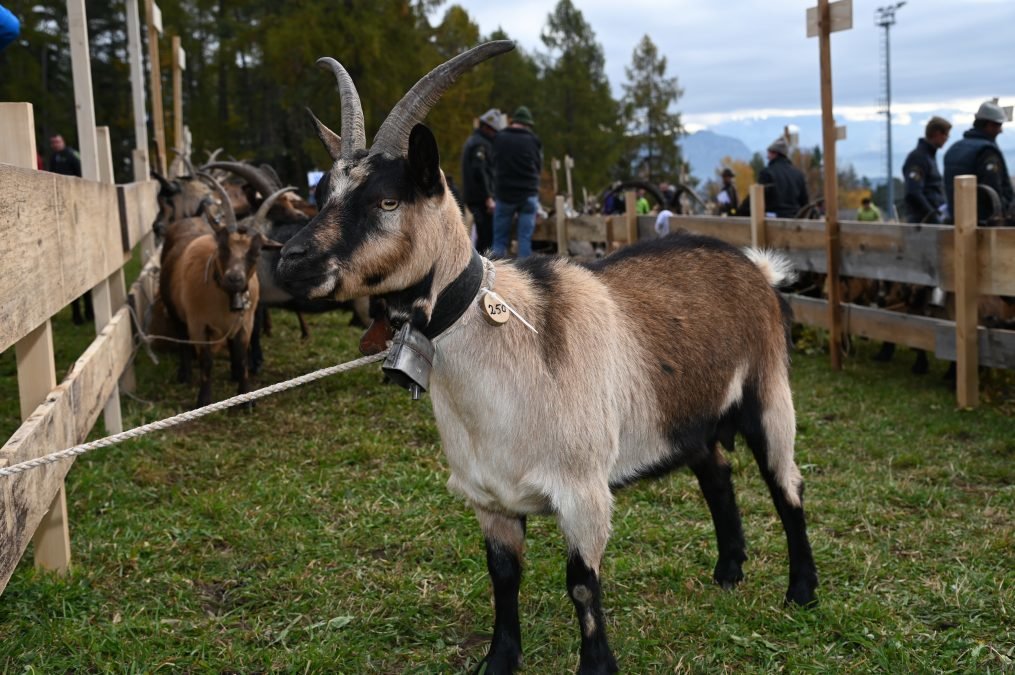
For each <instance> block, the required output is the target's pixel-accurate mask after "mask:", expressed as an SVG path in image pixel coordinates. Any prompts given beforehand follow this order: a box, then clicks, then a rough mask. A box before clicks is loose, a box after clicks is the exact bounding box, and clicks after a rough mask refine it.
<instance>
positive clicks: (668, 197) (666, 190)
mask: <svg viewBox="0 0 1015 675" xmlns="http://www.w3.org/2000/svg"><path fill="white" fill-rule="evenodd" d="M659 192H660V193H661V194H662V196H663V203H662V204H661V205H660V206H661V207H662V208H663V210H666V211H670V210H672V209H673V208H674V207H675V206H677V188H676V187H674V186H673V184H672V183H669V182H667V181H663V182H661V183H659Z"/></svg>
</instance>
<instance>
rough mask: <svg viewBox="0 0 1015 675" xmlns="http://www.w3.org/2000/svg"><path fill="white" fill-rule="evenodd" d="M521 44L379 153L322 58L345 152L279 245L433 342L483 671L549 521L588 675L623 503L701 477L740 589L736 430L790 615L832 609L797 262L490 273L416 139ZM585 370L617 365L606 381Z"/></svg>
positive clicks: (425, 83)
mask: <svg viewBox="0 0 1015 675" xmlns="http://www.w3.org/2000/svg"><path fill="white" fill-rule="evenodd" d="M512 47H513V43H512V42H510V41H498V42H490V43H486V44H484V45H480V46H479V47H476V48H474V49H472V50H470V51H468V52H465V53H463V54H460V55H458V56H456V57H455V58H453V59H451V60H450V61H448V62H447V63H445V64H443V65H441V66H438V67H437V68H436V69H434V70H433V71H432V72H431V73H430V74H428V75H427V76H425V77H424V78H422V79H421V80H420V81H419V82H417V83H416V85H414V86H413V88H412V89H411V90H410V91H409V92H408V93H407V94H406V95H405V96H404V97H403V98H402V100H401V101H400V102H399V103H398V104H397V105H396V106H395V107H394V108H393V109H392V111H391V113H390V114H389V116H388V117H387V119H386V120H385V121H384V123H383V124H382V125H381V127H380V129H379V130H378V132H377V135H376V136H375V138H374V141H373V144H372V146H371V147H370V148H369V149H368V148H367V147H366V138H365V132H364V124H363V113H362V109H361V107H360V102H359V95H358V93H357V92H356V89H355V86H354V84H353V82H352V79H351V78H350V77H349V75H348V73H347V72H346V70H345V69H344V68H343V67H342V66H341V65H340V64H339V63H338V62H337V61H335V60H334V59H331V58H324V59H321V60H320V61H318V63H319V64H321V65H324V66H325V67H327V68H330V69H331V70H332V72H333V73H334V75H335V77H336V79H337V81H338V85H339V91H340V94H341V103H342V127H341V132H342V135H341V136H339V135H338V134H336V133H335V132H333V131H332V130H330V129H328V127H326V126H325V125H324V124H323V123H322V122H321V121H320V120H318V119H317V118H316V117H313V120H314V123H315V126H316V129H317V134H318V136H319V138H320V140H321V141H322V143H323V144H324V146H325V148H326V149H327V150H328V152H329V154H330V155H331V157H332V159H333V160H334V165H333V167H332V169H331V171H330V175H329V177H328V178H327V180H328V181H329V185H328V193H329V194H328V198H327V200H326V202H325V203H323V204H322V205H321V207H320V208H321V210H320V213H319V214H318V215H317V216H316V217H315V218H314V219H313V220H312V221H311V222H310V224H309V225H307V226H306V227H305V228H303V229H302V230H301V231H300V232H299V233H298V234H296V236H294V237H293V238H292V239H290V240H289V241H288V243H286V245H285V246H284V248H283V249H282V253H281V261H280V263H279V266H278V276H279V279H280V280H281V281H282V283H283V284H284V285H285V286H286V287H287V288H289V289H290V290H291V292H292V293H293V294H295V295H298V296H302V297H311V298H321V297H333V298H336V299H346V298H354V297H359V296H363V295H371V296H379V297H381V298H383V299H384V300H385V302H386V303H387V316H388V319H389V320H390V321H391V322H392V325H393V326H394V327H396V328H398V329H399V330H400V331H401V332H400V335H407V334H408V335H410V338H409V339H412V338H411V336H412V335H416V336H418V335H419V334H420V333H421V334H422V335H423V336H426V338H428V339H430V340H432V341H433V348H434V352H433V360H432V372H431V373H430V376H429V391H430V393H431V396H432V398H433V410H434V417H435V418H436V421H437V427H438V430H439V432H440V437H441V441H442V445H443V448H444V453H445V455H446V457H447V460H448V464H449V467H450V469H451V477H450V479H449V481H448V487H449V488H450V489H451V490H452V491H453V492H456V493H458V494H460V495H462V496H464V498H465V499H466V501H467V502H468V503H469V504H470V505H471V506H472V508H473V509H474V510H475V512H476V515H477V517H478V519H479V523H480V526H481V528H482V530H483V533H484V535H485V538H486V555H487V566H488V569H489V572H490V577H491V580H492V584H493V593H494V608H495V615H496V617H495V622H494V635H493V640H492V644H491V646H490V648H489V652H488V653H487V655H486V657H485V659H484V661H483V663H482V664H481V666H480V669H482V668H484V667H485V669H486V672H487V673H502V672H513V671H514V670H515V669H516V668H517V667H518V666H519V663H520V659H521V629H520V625H519V619H518V589H519V584H520V579H521V564H522V562H521V561H522V551H523V548H524V535H525V522H526V518H527V517H528V516H530V515H535V514H553V515H555V516H556V519H557V521H558V524H559V526H560V529H561V530H562V531H563V534H564V537H565V539H566V540H567V545H568V558H567V587H568V594H569V596H570V598H571V600H572V602H573V604H574V607H575V611H576V613H577V618H578V624H579V629H580V634H581V655H580V665H579V672H581V673H593V672H595V673H602V672H615V671H616V670H617V665H616V661H615V659H614V656H613V654H612V652H611V650H610V647H609V644H608V641H607V637H606V631H605V623H604V618H603V611H602V604H601V599H600V596H601V591H600V588H601V586H600V569H601V568H600V563H601V561H602V557H603V553H604V550H605V547H606V543H607V540H608V538H609V535H610V520H611V510H612V505H613V491H614V490H616V489H618V488H619V487H621V486H623V485H626V484H628V483H631V482H633V481H635V480H638V479H640V478H643V477H647V476H652V475H659V474H663V473H666V472H668V471H670V470H672V469H674V468H676V467H678V466H683V465H689V466H690V468H691V470H692V471H693V472H694V474H695V475H696V476H697V479H698V482H699V484H700V486H701V489H702V491H703V493H704V495H705V500H706V502H707V503H708V506H709V508H710V510H711V512H712V519H713V521H714V524H715V528H716V538H717V540H718V549H719V557H718V562H717V564H716V566H715V570H714V573H713V576H714V578H715V580H716V582H718V583H719V584H721V585H722V586H724V587H732V586H734V585H736V584H737V583H739V582H740V581H741V579H742V578H743V571H742V563H743V562H744V561H745V560H746V557H747V556H746V554H745V550H744V549H745V544H744V539H743V532H742V528H741V522H740V516H739V512H738V510H737V507H736V501H735V498H734V494H733V487H732V483H731V481H730V474H731V468H730V466H729V464H728V463H727V462H726V460H725V458H724V457H723V455H722V454H721V452H720V450H719V443H722V444H723V445H724V446H725V447H727V448H731V447H732V445H733V437H734V435H735V433H737V432H739V433H741V434H742V435H743V436H744V437H745V438H746V441H747V445H748V446H749V447H750V448H751V450H752V452H753V454H754V457H755V459H756V460H757V464H758V465H759V467H760V469H761V473H762V475H763V477H764V479H765V482H766V483H767V485H768V489H769V491H770V493H771V496H772V499H773V501H774V503H775V507H776V510H777V511H778V513H779V516H780V518H781V519H782V524H783V527H784V529H785V532H786V537H787V542H788V548H789V560H790V563H789V568H790V569H789V587H788V591H787V593H786V601H787V602H790V603H796V604H799V605H809V604H811V603H813V602H814V601H815V593H814V590H815V587H816V586H817V573H816V570H815V566H814V561H813V558H812V554H811V548H810V544H809V542H808V538H807V531H806V525H805V518H804V510H803V482H802V478H801V475H800V472H799V470H798V468H797V466H796V464H795V463H794V460H793V442H794V435H795V416H794V410H793V401H792V393H791V390H790V383H789V374H788V369H789V364H788V362H789V349H790V344H789V334H788V333H789V327H790V320H791V317H790V309H789V307H788V305H787V304H786V303H785V302H784V300H783V299H782V297H781V296H780V295H779V294H778V292H776V291H775V290H774V288H773V286H774V285H776V284H778V283H780V281H781V280H783V279H785V278H786V276H787V270H788V266H787V265H786V264H785V261H783V260H781V259H779V258H777V257H775V256H773V255H768V254H765V253H763V252H760V251H755V250H749V251H748V252H747V254H745V253H743V252H741V251H740V250H738V249H736V248H734V247H732V246H729V245H728V244H724V243H722V242H720V241H718V240H716V239H711V238H707V237H700V236H691V235H670V236H668V237H666V238H663V239H658V240H654V241H649V242H642V243H638V244H634V245H631V246H628V247H626V248H624V249H621V250H620V251H618V252H617V253H614V254H613V255H610V256H608V257H606V258H603V259H602V260H600V261H597V262H595V263H592V264H590V265H588V266H581V265H578V264H575V263H571V262H570V261H568V260H566V259H562V258H547V257H542V256H539V257H531V258H528V259H526V260H522V261H517V262H512V261H503V260H501V261H496V262H492V263H491V262H490V261H484V260H483V259H482V258H480V256H479V255H478V254H477V253H475V252H474V251H473V250H472V246H471V243H470V241H469V237H468V235H467V234H466V232H465V229H464V227H463V226H462V217H461V213H460V211H459V209H458V207H457V205H456V204H455V202H454V200H453V199H452V197H451V194H450V192H449V191H448V190H447V187H446V182H445V179H444V177H443V174H442V172H441V170H440V163H439V156H438V150H437V142H436V139H435V138H434V135H433V133H432V132H431V131H430V130H429V129H428V128H427V127H425V126H423V125H422V124H421V123H420V122H421V120H422V119H423V118H424V117H425V116H426V114H427V112H428V111H429V110H430V108H431V107H432V106H433V105H434V104H435V103H436V101H437V100H438V99H439V97H440V95H441V93H443V91H445V90H446V89H447V88H448V87H449V86H450V85H451V83H452V82H453V81H454V80H455V79H456V77H458V76H459V75H460V74H462V73H463V72H465V71H466V70H468V69H469V68H471V67H472V66H474V65H475V64H477V63H479V62H481V61H483V60H485V59H487V58H489V57H491V56H494V55H496V54H499V53H502V52H505V51H508V50H509V49H511V48H512ZM312 114H313V113H311V115H312ZM484 286H485V287H486V288H488V289H489V290H491V291H493V292H496V293H497V294H499V296H500V298H502V299H503V300H502V301H501V300H499V299H496V298H494V300H496V301H497V304H502V303H506V304H508V305H510V307H511V308H512V310H514V311H515V312H517V314H518V315H519V316H521V317H523V318H524V319H526V321H527V322H528V323H530V324H531V325H532V328H533V329H532V330H530V328H529V327H527V326H526V325H525V324H523V323H522V321H520V320H517V319H511V320H509V321H507V323H504V324H500V325H498V326H494V325H491V323H489V322H488V321H487V320H484V318H485V317H484V316H483V315H484V314H486V312H484V311H483V309H482V307H480V306H479V304H478V303H477V302H476V300H477V299H478V298H480V297H481V296H482V295H483V293H485V292H486V291H483V287H484ZM490 297H491V298H492V296H490ZM492 305H493V303H492V302H491V306H492ZM500 309H503V307H499V308H494V310H491V311H495V310H500ZM490 320H491V321H492V320H493V319H492V318H491V319H490ZM413 331H415V333H413ZM405 344H408V343H405ZM590 354H609V355H610V358H609V359H607V360H605V361H599V360H597V361H596V362H594V363H593V362H592V361H590V358H589V355H590Z"/></svg>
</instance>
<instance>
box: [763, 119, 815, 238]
mask: <svg viewBox="0 0 1015 675" xmlns="http://www.w3.org/2000/svg"><path fill="white" fill-rule="evenodd" d="M788 155H789V144H788V143H786V139H785V138H783V137H782V136H780V137H779V138H777V139H775V142H773V143H772V145H770V146H768V166H766V167H765V168H764V169H762V170H761V175H760V176H759V177H758V182H759V183H761V184H762V185H764V186H765V211H767V212H768V213H774V214H775V215H776V217H777V218H794V217H796V214H797V212H798V211H799V210H800V209H802V208H803V207H805V206H807V183H806V182H805V181H804V174H803V172H802V171H800V169H798V168H796V167H795V166H793V165H792V164H791V163H790V161H789V158H788Z"/></svg>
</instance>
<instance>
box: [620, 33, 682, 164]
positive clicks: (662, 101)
mask: <svg viewBox="0 0 1015 675" xmlns="http://www.w3.org/2000/svg"><path fill="white" fill-rule="evenodd" d="M625 72H626V74H627V79H628V82H627V84H625V85H624V91H625V92H626V94H625V97H624V123H625V126H626V128H627V138H628V140H629V141H630V143H631V150H632V154H633V155H634V159H635V161H636V162H638V165H639V166H638V167H637V172H638V173H640V174H641V175H642V177H644V178H645V179H647V180H649V181H652V182H659V181H661V180H663V179H665V178H672V177H674V176H675V175H676V174H678V173H679V170H680V147H679V146H678V145H677V139H678V138H679V136H680V135H681V134H682V133H683V127H682V126H681V124H680V113H671V112H670V109H671V108H672V107H673V105H674V104H676V102H677V101H678V100H679V99H680V96H681V95H682V94H683V90H682V89H680V87H678V86H677V78H676V77H667V76H666V57H665V56H661V55H660V54H659V50H658V49H657V48H656V46H655V44H654V43H653V42H652V40H651V38H649V36H648V35H645V36H644V37H642V39H641V42H639V43H638V46H637V47H635V49H634V54H633V56H632V57H631V65H630V66H629V67H628V68H626V69H625Z"/></svg>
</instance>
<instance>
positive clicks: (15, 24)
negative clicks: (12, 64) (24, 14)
mask: <svg viewBox="0 0 1015 675" xmlns="http://www.w3.org/2000/svg"><path fill="white" fill-rule="evenodd" d="M20 34H21V22H20V21H18V17H16V16H14V13H13V12H11V10H9V9H7V8H6V7H4V6H3V5H0V50H2V49H4V48H5V47H7V45H9V44H11V43H12V42H14V41H15V40H17V39H18V35H20Z"/></svg>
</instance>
